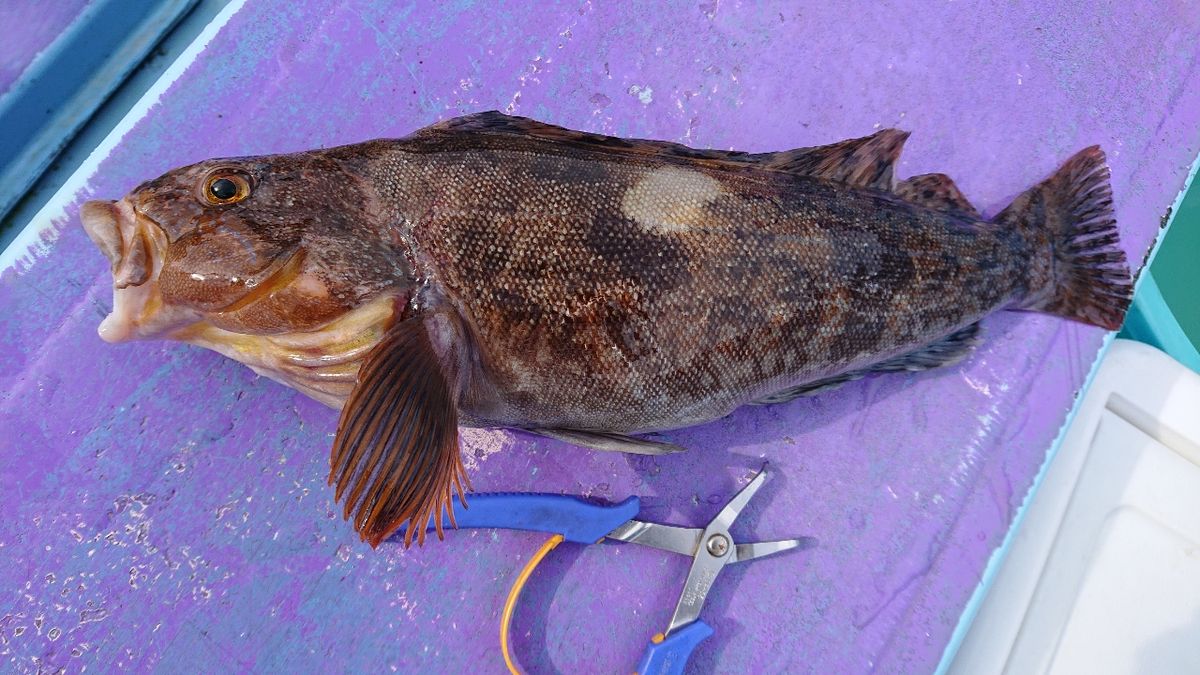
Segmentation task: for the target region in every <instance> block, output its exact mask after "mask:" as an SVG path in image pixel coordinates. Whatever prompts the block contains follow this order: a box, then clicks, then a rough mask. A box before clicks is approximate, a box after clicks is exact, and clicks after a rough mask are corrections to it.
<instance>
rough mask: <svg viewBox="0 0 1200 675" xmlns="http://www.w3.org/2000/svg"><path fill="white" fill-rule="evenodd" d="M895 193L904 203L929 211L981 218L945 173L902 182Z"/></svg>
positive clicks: (915, 177) (916, 177) (921, 176)
mask: <svg viewBox="0 0 1200 675" xmlns="http://www.w3.org/2000/svg"><path fill="white" fill-rule="evenodd" d="M895 192H896V196H897V197H900V198H901V199H903V200H904V201H907V202H911V203H913V204H917V205H919V206H924V207H925V208H927V209H933V210H934V211H944V212H948V213H957V214H960V215H964V216H970V217H971V218H974V219H976V220H978V219H979V218H981V216H980V215H979V211H977V210H976V209H975V207H974V206H972V205H971V202H969V201H968V200H967V197H966V195H964V194H963V193H962V190H959V189H958V186H957V185H955V184H954V181H952V180H950V177H949V176H947V175H946V174H944V173H924V174H921V175H919V176H913V177H912V178H908V179H906V180H902V181H900V182H899V183H898V184H897V185H896V190H895Z"/></svg>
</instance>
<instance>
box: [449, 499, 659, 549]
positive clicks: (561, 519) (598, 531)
mask: <svg viewBox="0 0 1200 675" xmlns="http://www.w3.org/2000/svg"><path fill="white" fill-rule="evenodd" d="M453 506H454V522H455V523H457V524H458V526H459V527H498V528H501V529H505V530H528V531H531V532H547V533H550V534H561V535H562V536H563V539H564V540H566V541H573V542H576V543H579V544H595V543H597V542H599V541H600V540H601V539H603V538H604V537H605V535H607V534H608V533H609V532H612V531H613V530H615V529H616V528H617V527H619V526H620V525H622V524H624V523H626V522H628V521H630V520H632V519H633V517H634V516H636V515H637V514H638V511H639V510H641V508H642V504H641V500H639V499H638V498H637V497H629V498H627V499H626V500H625V501H622V502H619V503H616V504H597V503H595V502H588V501H584V500H582V499H579V498H578V497H569V496H567V495H551V494H537V493H532V492H489V493H483V494H473V495H471V496H470V497H468V498H467V507H466V508H463V505H462V504H460V503H459V502H458V501H457V500H455V501H454V502H453ZM442 526H443V527H444V528H446V529H449V528H450V520H449V519H448V518H445V517H444V518H443V520H442ZM429 529H433V526H432V525H430V528H429Z"/></svg>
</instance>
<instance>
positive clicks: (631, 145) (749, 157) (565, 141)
mask: <svg viewBox="0 0 1200 675" xmlns="http://www.w3.org/2000/svg"><path fill="white" fill-rule="evenodd" d="M459 135H481V136H493V137H496V136H500V137H511V138H525V139H529V138H533V139H539V140H543V141H549V142H553V143H556V144H559V145H563V146H573V147H576V148H580V149H586V150H591V151H596V152H605V153H610V154H618V155H626V156H630V155H632V156H641V157H646V156H656V157H660V158H663V159H665V160H667V161H678V162H681V163H682V162H686V163H688V164H691V165H696V166H702V167H707V168H712V169H725V170H735V171H736V170H747V169H755V170H759V171H764V170H765V171H778V172H781V173H790V174H796V175H800V176H808V177H811V178H820V179H823V180H829V181H836V182H839V183H845V184H846V185H849V186H851V187H860V188H871V189H876V190H885V191H887V190H891V189H892V186H893V182H894V178H893V176H894V168H895V163H896V159H897V158H898V157H899V156H900V150H901V148H902V147H903V146H904V140H905V139H906V138H908V132H906V131H899V130H896V129H882V130H880V131H878V132H876V133H875V134H873V135H871V136H866V137H863V138H855V139H850V140H846V141H841V142H840V143H834V144H832V145H822V146H816V147H810V148H797V149H795V150H784V151H782V152H761V153H747V152H736V151H730V150H698V149H695V148H689V147H688V146H686V145H680V144H679V143H671V142H668V141H652V140H645V139H627V138H617V137H615V136H605V135H603V134H593V133H588V132H584V131H575V130H573V129H567V128H565V127H560V126H556V125H553V124H547V123H545V122H539V121H537V120H533V119H529V118H527V117H514V116H512V115H505V114H504V113H501V112H498V111H495V110H491V111H488V112H481V113H475V114H472V115H464V116H462V117H455V118H452V119H448V120H445V121H442V122H438V123H436V124H432V125H430V126H428V127H425V128H424V129H421V130H419V131H417V132H416V134H415V136H416V137H418V138H431V139H436V138H447V137H455V136H459Z"/></svg>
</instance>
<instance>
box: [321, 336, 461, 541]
mask: <svg viewBox="0 0 1200 675" xmlns="http://www.w3.org/2000/svg"><path fill="white" fill-rule="evenodd" d="M449 381H450V378H448V377H447V376H446V374H445V373H444V372H443V371H442V369H441V367H440V366H439V359H438V356H437V354H436V353H435V352H434V349H433V347H432V345H431V344H430V341H429V336H428V334H427V332H426V329H425V325H424V323H423V322H422V321H421V320H420V319H409V320H408V321H403V322H401V323H399V324H396V325H395V326H393V327H392V328H391V329H390V330H389V331H388V333H387V335H386V336H385V337H384V338H383V340H381V341H380V343H379V344H378V345H377V346H376V347H375V348H374V349H372V350H371V352H370V353H369V354H368V355H367V356H366V358H365V360H364V361H363V364H362V366H361V368H360V369H359V371H358V381H357V383H356V385H355V387H354V390H353V391H352V392H351V393H350V398H349V399H348V400H347V401H346V405H345V406H344V407H343V408H342V416H341V419H340V420H339V421H338V430H337V436H336V437H335V439H334V442H333V452H332V453H331V456H330V471H329V483H330V484H331V485H333V484H336V486H337V490H336V496H335V499H336V500H338V501H341V500H342V498H343V497H345V503H344V506H343V513H342V517H343V518H349V517H350V515H351V514H353V515H354V529H355V530H357V531H358V533H359V536H361V537H362V539H363V540H364V541H367V542H368V543H370V544H371V546H372V547H377V546H379V544H380V543H382V542H383V541H384V540H385V539H387V538H388V537H389V536H391V535H392V534H393V533H394V532H396V530H398V529H399V528H400V526H401V525H404V524H405V522H408V524H409V527H408V528H407V531H406V532H405V535H404V545H405V546H406V547H407V546H409V545H410V544H411V543H412V539H413V536H414V532H415V533H416V539H417V543H418V544H423V543H425V530H426V525H427V524H428V523H429V521H430V519H431V518H433V519H434V522H435V523H436V525H437V533H438V538H439V539H441V538H442V525H441V523H442V512H443V511H447V512H449V513H450V519H451V523H453V518H454V516H453V511H452V510H451V508H450V500H451V499H452V495H453V494H454V492H455V491H457V493H458V499H459V501H460V502H462V503H463V505H464V506H465V505H466V502H465V501H464V498H463V483H464V482H466V483H467V487H468V488H470V483H469V482H468V481H467V480H466V474H465V473H464V472H463V465H462V458H461V457H460V455H459V449H458V425H457V421H458V414H457V410H456V407H455V401H454V397H453V395H452V393H451V390H450V386H449V384H448V382H449Z"/></svg>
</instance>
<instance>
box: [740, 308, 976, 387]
mask: <svg viewBox="0 0 1200 675" xmlns="http://www.w3.org/2000/svg"><path fill="white" fill-rule="evenodd" d="M979 331H980V328H979V324H978V323H973V324H971V325H969V326H967V327H965V328H960V329H958V330H956V331H954V332H953V333H951V334H949V335H947V336H945V337H943V338H941V339H940V340H937V341H936V342H932V343H930V344H928V345H926V346H924V347H922V348H920V349H918V350H916V351H913V352H909V353H907V354H901V355H900V356H896V357H893V358H890V359H888V360H886V361H881V362H879V363H876V364H874V365H871V366H868V367H866V368H861V369H859V370H852V371H849V372H846V373H842V374H840V375H834V376H833V377H828V378H825V379H821V380H814V381H812V382H806V383H805V384H801V385H798V386H795V387H789V388H788V389H784V390H783V391H777V392H775V393H774V394H771V395H769V396H764V397H762V398H760V399H758V400H756V401H754V402H753V403H754V404H755V405H770V404H773V403H787V402H788V401H791V400H793V399H797V398H800V397H801V396H814V395H816V394H820V393H822V392H826V391H830V390H832V389H837V388H838V387H840V386H842V385H843V384H846V383H847V382H853V381H854V380H860V379H862V378H863V377H866V376H867V375H871V374H873V373H898V372H916V371H921V370H929V369H930V368H937V367H939V366H948V365H951V364H954V363H958V362H959V361H961V360H962V359H963V358H964V357H966V355H967V354H969V353H971V350H972V349H974V348H975V345H977V344H979Z"/></svg>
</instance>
